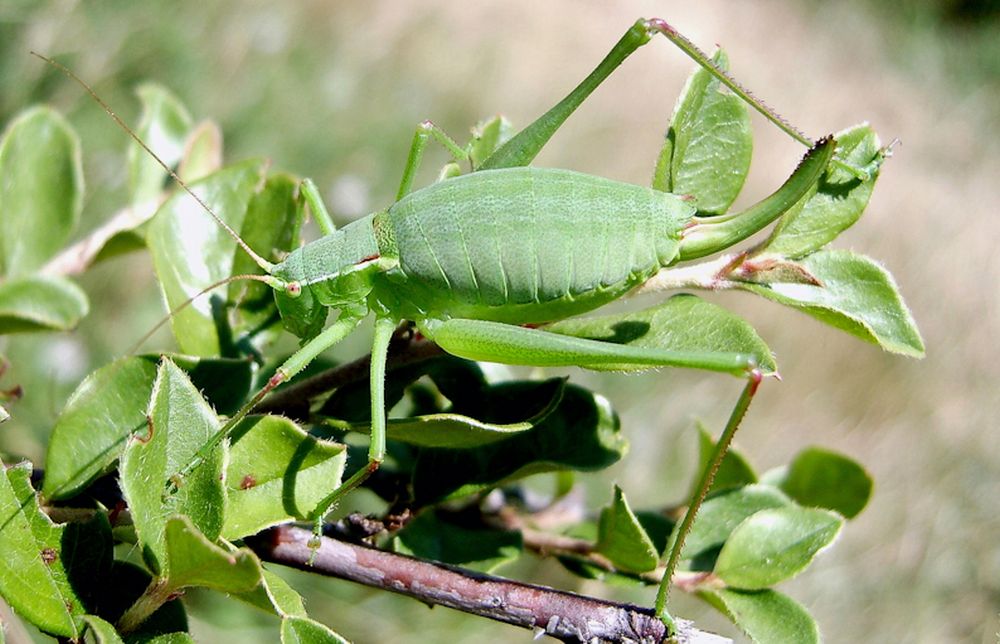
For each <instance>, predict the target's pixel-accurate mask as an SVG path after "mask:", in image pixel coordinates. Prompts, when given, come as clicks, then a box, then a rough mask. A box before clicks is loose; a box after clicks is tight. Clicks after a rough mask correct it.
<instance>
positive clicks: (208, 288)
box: [127, 275, 280, 355]
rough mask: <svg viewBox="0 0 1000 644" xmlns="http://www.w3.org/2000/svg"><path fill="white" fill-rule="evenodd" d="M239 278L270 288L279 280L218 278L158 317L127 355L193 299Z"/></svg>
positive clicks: (266, 277) (245, 277)
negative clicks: (260, 283)
mask: <svg viewBox="0 0 1000 644" xmlns="http://www.w3.org/2000/svg"><path fill="white" fill-rule="evenodd" d="M240 280H253V281H255V282H263V283H265V284H267V285H268V286H270V287H272V288H275V286H276V282H279V281H280V280H277V278H274V277H271V276H270V275H232V276H230V277H227V278H225V279H221V280H219V281H218V282H216V283H215V284H209V285H208V286H206V287H205V288H203V289H201V290H200V291H198V292H197V293H195V294H194V295H192V296H191V297H189V298H188V299H186V300H184V301H183V302H181V303H180V304H178V305H177V306H175V307H174V308H173V309H171V310H170V313H167V314H166V315H165V316H164V317H163V318H161V319H160V321H159V322H157V323H156V326H154V327H153V328H152V329H150V330H149V331H147V332H146V333H145V335H143V336H142V337H141V338H139V339H138V340H137V341H136V343H135V344H133V345H132V347H131V348H130V349H129V350H128V353H127V355H133V354H135V353H136V352H138V351H139V348H140V347H142V345H144V344H145V343H146V340H148V339H150V338H151V337H153V334H154V333H156V332H157V331H159V330H160V328H161V327H162V326H163V325H164V324H166V323H167V322H169V321H170V320H171V319H173V317H174V316H175V315H177V314H178V313H180V312H181V311H182V310H184V309H185V308H187V307H188V306H190V305H191V303H192V302H194V301H195V300H197V299H198V298H199V297H201V296H202V295H204V294H205V293H208V292H209V291H212V290H215V289H217V288H219V287H220V286H225V285H226V284H229V283H230V282H238V281H240Z"/></svg>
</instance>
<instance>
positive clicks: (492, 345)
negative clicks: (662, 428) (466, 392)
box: [417, 318, 756, 376]
mask: <svg viewBox="0 0 1000 644" xmlns="http://www.w3.org/2000/svg"><path fill="white" fill-rule="evenodd" d="M417 327H418V328H419V329H420V331H421V332H422V333H423V334H424V335H425V336H426V337H428V338H429V339H431V340H433V341H434V342H436V343H437V344H438V346H440V347H441V348H442V349H444V350H445V351H447V352H448V353H450V354H452V355H456V356H459V357H462V358H468V359H470V360H485V361H489V362H501V363H505V364H518V365H526V366H536V367H558V366H577V367H590V366H594V367H599V366H605V367H607V366H609V365H622V366H631V367H688V368H693V369H706V370H709V371H719V372H723V373H731V374H733V375H735V376H744V375H746V374H747V373H748V372H749V371H751V370H752V369H754V368H755V367H756V361H755V360H754V359H753V357H752V356H749V355H746V354H741V353H720V352H712V351H671V350H666V349H660V350H657V349H649V348H644V347H631V346H628V345H624V344H615V343H612V342H602V341H600V340H589V339H586V338H578V337H575V336H570V335H562V334H560V333H552V332H551V331H543V330H541V329H530V328H526V327H521V326H515V325H512V324H503V323H500V322H490V321H486V320H467V319H459V318H452V319H450V320H444V321H440V320H425V321H423V322H419V321H418V322H417Z"/></svg>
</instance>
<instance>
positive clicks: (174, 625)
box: [92, 561, 188, 644]
mask: <svg viewBox="0 0 1000 644" xmlns="http://www.w3.org/2000/svg"><path fill="white" fill-rule="evenodd" d="M109 579H113V580H114V583H107V580H109ZM152 580H153V578H152V577H151V576H150V574H149V573H148V572H146V571H145V570H143V569H142V568H140V567H139V566H137V565H135V564H132V563H128V562H126V561H113V562H112V563H111V570H110V572H109V573H108V574H107V575H106V576H105V577H102V578H101V579H99V580H97V582H98V584H99V585H100V594H99V596H98V599H99V601H98V606H97V609H96V610H94V611H92V612H93V614H96V615H97V616H98V617H100V618H101V619H103V620H105V621H106V622H108V623H111V624H114V623H116V622H117V621H118V620H119V619H120V618H121V616H122V615H123V614H124V613H125V610H126V609H127V608H129V607H130V606H131V605H132V604H134V603H135V601H136V600H137V599H139V597H140V596H141V595H142V594H143V591H145V590H146V589H147V588H148V587H149V584H150V582H152ZM187 627H188V626H187V615H186V613H185V612H184V603H183V602H181V601H180V599H175V600H171V601H168V602H167V603H165V604H163V605H162V606H160V608H158V609H157V610H156V612H154V613H153V614H152V615H150V616H149V618H148V619H147V620H146V621H145V622H143V623H142V625H141V626H140V627H139V629H138V630H137V631H135V632H133V633H129V634H128V635H127V636H126V637H125V641H126V642H128V643H130V644H131V643H132V642H148V641H152V640H151V638H153V637H157V636H163V635H165V634H171V633H174V634H176V633H183V632H184V631H186V630H187Z"/></svg>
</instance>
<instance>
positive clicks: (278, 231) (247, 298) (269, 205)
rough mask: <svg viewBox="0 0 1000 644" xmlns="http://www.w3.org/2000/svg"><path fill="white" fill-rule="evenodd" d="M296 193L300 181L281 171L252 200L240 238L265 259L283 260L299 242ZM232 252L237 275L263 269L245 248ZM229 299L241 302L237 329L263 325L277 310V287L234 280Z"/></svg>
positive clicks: (258, 271)
mask: <svg viewBox="0 0 1000 644" xmlns="http://www.w3.org/2000/svg"><path fill="white" fill-rule="evenodd" d="M297 194H298V181H297V180H295V179H294V178H293V177H291V176H289V175H285V174H281V175H275V176H272V177H268V178H267V182H266V183H265V184H264V187H263V188H262V189H261V190H260V191H259V192H257V193H256V194H254V195H253V197H252V198H251V199H250V204H249V205H248V206H247V214H246V218H245V219H244V220H243V227H242V228H241V229H239V231H240V237H242V238H243V241H245V242H246V243H247V244H249V245H250V247H251V248H253V249H254V250H255V251H256V252H257V253H258V254H259V255H261V256H262V257H264V258H265V259H269V260H271V261H275V262H277V261H280V259H281V258H282V257H283V256H284V255H285V254H287V253H288V252H289V251H291V250H293V249H294V248H296V247H297V246H298V245H299V228H300V226H301V223H302V214H303V213H302V209H301V207H300V204H299V203H298V201H297V199H296V195H297ZM233 253H234V254H233V262H232V273H233V274H234V275H248V274H250V275H256V274H262V273H263V272H264V271H263V269H261V268H260V267H259V266H257V264H256V263H255V262H254V261H253V260H252V259H251V258H250V256H249V255H247V254H246V252H245V251H244V250H243V249H242V248H238V247H237V248H235V250H234V251H233ZM229 299H230V301H234V302H239V305H240V318H239V321H238V323H237V325H236V327H235V330H236V331H237V332H240V331H247V330H250V329H254V328H256V327H258V326H260V325H261V324H263V323H264V322H266V321H267V320H268V319H269V318H272V317H273V316H274V315H275V314H276V311H277V305H276V304H275V302H274V289H272V288H271V287H270V286H268V285H266V284H261V283H260V282H252V281H240V282H233V283H232V284H230V285H229Z"/></svg>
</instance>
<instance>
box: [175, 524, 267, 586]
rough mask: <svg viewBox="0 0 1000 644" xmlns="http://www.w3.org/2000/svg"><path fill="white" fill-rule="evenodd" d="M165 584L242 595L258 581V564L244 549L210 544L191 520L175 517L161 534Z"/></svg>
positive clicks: (250, 553)
mask: <svg viewBox="0 0 1000 644" xmlns="http://www.w3.org/2000/svg"><path fill="white" fill-rule="evenodd" d="M164 533H165V535H164V540H165V543H166V553H167V562H168V565H167V568H168V569H169V571H170V576H169V578H168V579H167V584H168V585H169V586H170V587H171V588H174V589H177V590H179V589H181V588H188V587H191V586H199V587H203V588H212V589H215V590H218V591H221V592H225V593H246V592H249V591H251V590H253V589H254V588H256V587H257V584H259V583H260V580H261V568H260V561H259V560H258V559H257V556H256V555H254V554H253V553H252V552H250V550H248V549H246V548H240V549H238V550H236V551H235V552H227V551H226V550H223V549H222V548H220V547H219V546H217V545H215V544H214V543H212V540H210V539H209V538H208V537H206V536H205V535H204V534H203V533H202V532H201V531H200V530H198V528H196V527H195V526H194V524H193V523H192V522H191V520H190V519H189V518H188V517H185V516H175V517H173V518H171V519H170V520H169V521H167V525H166V529H165V531H164Z"/></svg>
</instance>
